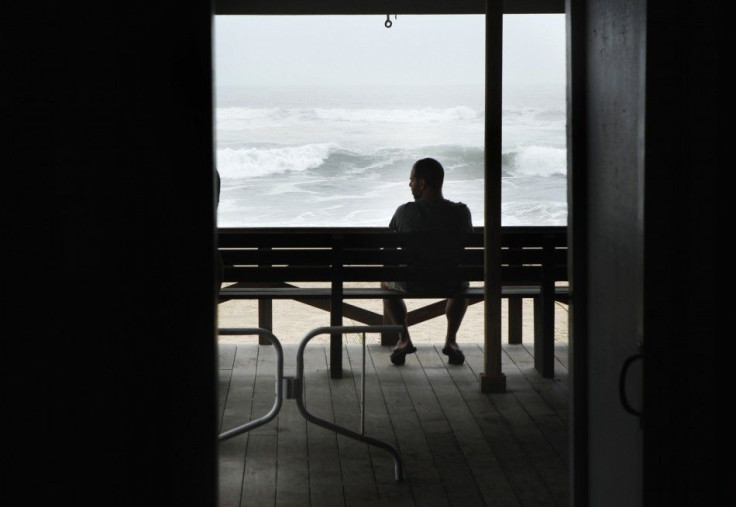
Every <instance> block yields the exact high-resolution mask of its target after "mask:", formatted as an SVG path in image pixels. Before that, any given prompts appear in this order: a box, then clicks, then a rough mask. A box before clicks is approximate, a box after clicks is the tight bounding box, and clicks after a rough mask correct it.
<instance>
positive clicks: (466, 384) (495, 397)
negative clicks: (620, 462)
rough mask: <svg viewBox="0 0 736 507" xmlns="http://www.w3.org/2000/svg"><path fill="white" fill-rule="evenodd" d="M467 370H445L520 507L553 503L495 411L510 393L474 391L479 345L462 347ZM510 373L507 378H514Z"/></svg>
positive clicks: (504, 360)
mask: <svg viewBox="0 0 736 507" xmlns="http://www.w3.org/2000/svg"><path fill="white" fill-rule="evenodd" d="M464 352H465V358H466V363H467V364H468V368H448V371H449V373H450V375H451V376H452V377H453V379H454V380H455V383H456V385H457V386H458V388H459V389H460V391H461V392H462V394H463V398H464V399H465V401H466V403H467V404H468V408H469V409H470V411H471V412H472V413H473V416H474V417H475V418H476V420H477V421H478V424H479V426H480V428H481V430H482V431H483V435H484V436H485V437H486V440H487V441H488V444H489V446H490V447H491V448H492V449H493V451H494V454H495V456H496V458H497V459H498V462H499V464H500V465H501V469H502V470H503V472H504V474H505V475H506V477H507V478H508V481H509V483H510V484H511V487H512V488H513V490H514V493H515V494H516V496H517V498H518V499H519V503H520V504H521V505H565V504H556V503H555V500H554V497H553V496H552V494H551V493H550V491H549V489H548V488H547V487H546V484H545V482H544V481H543V479H542V477H541V476H540V475H539V473H538V471H537V469H536V467H535V466H534V464H533V462H532V459H531V458H530V457H529V456H528V455H527V453H526V451H525V449H524V447H523V445H522V443H521V442H520V441H519V440H518V438H517V436H516V434H515V433H514V431H513V429H512V426H513V425H515V424H516V421H515V420H509V419H508V418H507V417H506V416H505V415H504V414H503V413H502V412H501V411H500V410H499V408H498V406H497V404H498V401H499V400H501V403H502V404H503V399H504V398H506V397H512V395H511V393H509V392H505V393H497V394H484V393H480V392H478V385H477V378H478V375H479V374H480V372H482V369H483V351H482V349H481V347H480V346H468V347H465V348H464ZM509 363H511V360H510V359H509V358H508V356H507V355H506V354H505V353H504V354H502V364H503V367H504V369H505V370H508V369H509ZM514 374H517V373H514V372H513V371H512V370H511V371H510V375H514Z"/></svg>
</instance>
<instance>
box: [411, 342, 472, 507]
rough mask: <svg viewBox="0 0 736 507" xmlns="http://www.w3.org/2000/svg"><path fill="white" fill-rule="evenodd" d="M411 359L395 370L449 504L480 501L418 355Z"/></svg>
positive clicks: (469, 471)
mask: <svg viewBox="0 0 736 507" xmlns="http://www.w3.org/2000/svg"><path fill="white" fill-rule="evenodd" d="M415 359H416V360H417V361H416V366H413V367H410V368H400V369H399V371H400V373H401V377H402V378H403V379H404V383H405V384H406V389H407V392H408V393H409V396H410V398H411V401H412V403H413V406H414V409H415V410H416V412H417V418H418V419H419V424H420V426H421V428H422V430H423V431H424V434H425V436H426V438H427V442H428V445H429V448H430V450H431V452H432V456H433V458H434V460H435V466H436V467H437V470H438V471H439V474H440V483H441V484H442V486H443V487H444V489H445V494H446V495H447V498H448V500H449V502H450V504H451V505H468V504H470V505H477V504H479V503H482V502H483V497H482V495H481V493H480V490H479V489H478V487H477V484H476V483H475V480H474V479H473V476H472V473H471V470H470V467H469V466H468V463H467V461H466V460H465V456H464V454H463V452H462V450H461V449H460V447H459V445H458V441H457V439H456V438H455V435H454V434H453V432H452V428H451V427H450V424H449V422H448V420H447V417H446V416H445V413H444V411H443V410H442V407H441V406H440V403H439V401H438V399H437V395H436V393H435V392H434V390H433V389H432V385H431V384H430V382H429V379H428V378H427V375H426V374H425V371H424V370H423V369H422V368H421V363H419V361H418V356H416V355H415Z"/></svg>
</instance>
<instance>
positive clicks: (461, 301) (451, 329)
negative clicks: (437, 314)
mask: <svg viewBox="0 0 736 507" xmlns="http://www.w3.org/2000/svg"><path fill="white" fill-rule="evenodd" d="M467 309H468V300H467V299H465V298H451V299H448V300H447V306H445V316H446V317H447V335H446V336H445V347H449V348H452V349H455V350H458V346H457V331H458V329H460V324H461V323H462V321H463V317H465V311H466V310H467Z"/></svg>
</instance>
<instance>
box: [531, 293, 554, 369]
mask: <svg viewBox="0 0 736 507" xmlns="http://www.w3.org/2000/svg"><path fill="white" fill-rule="evenodd" d="M552 290H553V291H554V287H552ZM544 292H545V291H544V290H542V295H541V296H539V297H535V298H534V368H535V369H536V370H537V371H538V372H539V373H541V374H542V377H544V378H553V377H554V376H555V363H554V361H555V306H554V305H555V300H554V297H545V296H544Z"/></svg>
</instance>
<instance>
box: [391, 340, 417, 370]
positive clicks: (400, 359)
mask: <svg viewBox="0 0 736 507" xmlns="http://www.w3.org/2000/svg"><path fill="white" fill-rule="evenodd" d="M416 351H417V348H416V347H415V346H414V345H409V346H408V347H404V348H401V349H394V350H393V351H392V352H391V362H392V363H394V364H395V365H396V366H401V365H403V364H404V363H406V355H407V354H413V353H414V352H416Z"/></svg>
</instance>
